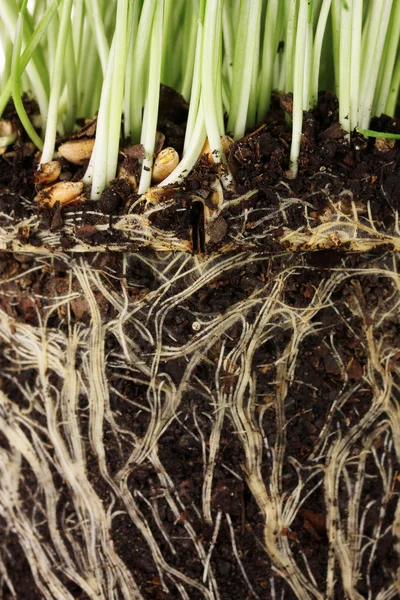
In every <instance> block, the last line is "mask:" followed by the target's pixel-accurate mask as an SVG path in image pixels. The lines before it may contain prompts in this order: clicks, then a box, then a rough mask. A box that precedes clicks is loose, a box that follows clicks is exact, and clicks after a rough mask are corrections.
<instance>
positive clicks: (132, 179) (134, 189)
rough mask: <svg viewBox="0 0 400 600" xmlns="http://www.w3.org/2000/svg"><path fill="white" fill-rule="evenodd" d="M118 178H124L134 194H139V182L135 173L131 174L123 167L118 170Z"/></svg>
mask: <svg viewBox="0 0 400 600" xmlns="http://www.w3.org/2000/svg"><path fill="white" fill-rule="evenodd" d="M118 177H123V178H124V179H126V180H127V181H129V185H130V187H131V190H132V192H137V189H138V182H137V179H136V177H135V175H134V174H133V173H130V172H129V171H128V169H126V168H125V167H124V165H121V166H120V167H119V169H118Z"/></svg>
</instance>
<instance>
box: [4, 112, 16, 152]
mask: <svg viewBox="0 0 400 600" xmlns="http://www.w3.org/2000/svg"><path fill="white" fill-rule="evenodd" d="M16 139H17V132H16V131H15V128H14V126H13V124H12V123H11V121H8V120H7V119H2V120H0V155H2V154H4V153H5V152H6V150H7V146H9V145H10V144H12V143H13V142H15V140H16Z"/></svg>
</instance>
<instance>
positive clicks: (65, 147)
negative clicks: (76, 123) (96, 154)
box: [58, 138, 94, 165]
mask: <svg viewBox="0 0 400 600" xmlns="http://www.w3.org/2000/svg"><path fill="white" fill-rule="evenodd" d="M93 147H94V139H92V138H90V139H82V140H71V141H69V142H65V144H61V146H60V147H59V148H58V152H59V153H60V154H61V156H62V157H63V158H65V159H66V160H68V161H69V162H70V163H72V164H74V165H83V164H84V163H85V162H86V161H87V160H89V159H90V157H91V155H92V152H93Z"/></svg>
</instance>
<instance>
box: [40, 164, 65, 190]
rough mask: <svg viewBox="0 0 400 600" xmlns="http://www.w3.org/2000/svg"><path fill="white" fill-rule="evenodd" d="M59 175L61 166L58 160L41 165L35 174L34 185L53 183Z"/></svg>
mask: <svg viewBox="0 0 400 600" xmlns="http://www.w3.org/2000/svg"><path fill="white" fill-rule="evenodd" d="M60 175H61V165H60V163H59V162H58V160H52V161H50V162H48V163H44V164H42V165H41V167H40V170H39V171H36V173H35V183H36V185H41V184H46V183H53V182H54V181H56V180H57V179H58V178H59V177H60Z"/></svg>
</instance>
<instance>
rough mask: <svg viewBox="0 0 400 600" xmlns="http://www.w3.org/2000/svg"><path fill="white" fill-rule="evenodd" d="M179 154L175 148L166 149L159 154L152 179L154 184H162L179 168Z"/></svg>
mask: <svg viewBox="0 0 400 600" xmlns="http://www.w3.org/2000/svg"><path fill="white" fill-rule="evenodd" d="M178 163H179V154H178V153H177V151H176V150H175V148H171V147H168V148H164V150H161V152H160V153H159V154H157V156H156V159H155V161H154V165H153V173H152V179H153V183H160V182H161V181H163V180H164V179H166V178H167V177H168V175H170V174H171V173H172V171H173V170H174V169H175V167H177V166H178Z"/></svg>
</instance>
